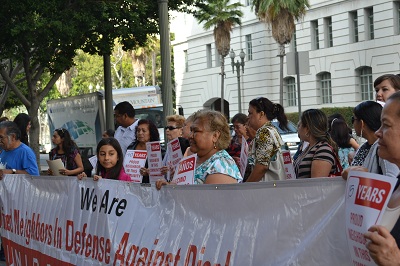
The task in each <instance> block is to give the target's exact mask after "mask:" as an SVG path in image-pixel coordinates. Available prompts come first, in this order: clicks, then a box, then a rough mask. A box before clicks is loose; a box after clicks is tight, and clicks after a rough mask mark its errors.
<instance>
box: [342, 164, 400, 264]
mask: <svg viewBox="0 0 400 266" xmlns="http://www.w3.org/2000/svg"><path fill="white" fill-rule="evenodd" d="M396 182H397V178H392V177H387V176H383V175H377V174H372V173H366V172H357V171H351V172H350V173H349V178H348V180H347V186H346V194H345V197H346V216H345V218H346V234H347V242H348V245H349V249H350V255H351V257H352V262H353V264H354V265H376V264H375V263H374V261H373V260H372V258H371V257H370V255H369V252H368V250H367V248H366V247H365V245H366V244H367V240H366V239H365V238H364V234H365V233H366V232H367V231H368V228H370V227H371V226H372V225H375V224H379V222H380V220H381V218H382V215H383V213H384V211H385V209H386V206H387V204H388V202H389V199H390V196H391V195H392V191H393V188H394V186H395V184H396Z"/></svg>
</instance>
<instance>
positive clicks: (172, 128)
mask: <svg viewBox="0 0 400 266" xmlns="http://www.w3.org/2000/svg"><path fill="white" fill-rule="evenodd" d="M178 128H182V127H173V126H166V127H165V130H167V129H168V130H175V129H178Z"/></svg>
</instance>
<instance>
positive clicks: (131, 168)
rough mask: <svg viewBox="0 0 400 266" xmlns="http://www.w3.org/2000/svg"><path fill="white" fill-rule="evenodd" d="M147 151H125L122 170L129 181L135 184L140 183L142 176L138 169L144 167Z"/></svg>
mask: <svg viewBox="0 0 400 266" xmlns="http://www.w3.org/2000/svg"><path fill="white" fill-rule="evenodd" d="M146 158H147V151H139V150H127V151H126V154H125V158H124V164H123V165H124V169H125V173H127V174H128V175H129V176H130V177H131V180H132V181H133V182H135V183H142V179H143V176H142V175H141V174H140V168H142V167H144V166H145V165H146Z"/></svg>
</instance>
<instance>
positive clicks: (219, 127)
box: [156, 110, 242, 189]
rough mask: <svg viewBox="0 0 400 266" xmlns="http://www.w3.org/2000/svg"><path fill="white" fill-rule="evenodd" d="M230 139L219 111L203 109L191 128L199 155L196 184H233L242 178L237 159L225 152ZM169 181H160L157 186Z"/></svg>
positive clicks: (192, 145) (192, 147)
mask: <svg viewBox="0 0 400 266" xmlns="http://www.w3.org/2000/svg"><path fill="white" fill-rule="evenodd" d="M229 142H230V134H229V125H228V123H227V121H226V118H225V117H224V116H223V115H222V114H221V113H220V112H217V111H213V110H200V111H197V112H196V113H194V115H193V124H192V125H191V127H190V137H189V143H190V151H191V152H192V153H196V154H197V160H196V169H195V172H194V182H195V184H231V183H238V182H241V181H242V177H241V176H240V172H239V169H238V168H237V166H236V163H235V161H234V160H233V159H232V157H231V156H230V155H229V154H228V153H227V152H226V151H225V149H226V148H227V147H228V145H229ZM166 184H168V182H167V181H166V180H158V181H157V182H156V187H157V188H158V189H160V188H161V186H163V185H166Z"/></svg>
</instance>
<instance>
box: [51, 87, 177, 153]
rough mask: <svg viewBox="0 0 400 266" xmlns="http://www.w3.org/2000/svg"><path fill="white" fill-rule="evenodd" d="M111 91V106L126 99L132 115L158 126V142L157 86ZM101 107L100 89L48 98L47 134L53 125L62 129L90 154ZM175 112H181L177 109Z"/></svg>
mask: <svg viewBox="0 0 400 266" xmlns="http://www.w3.org/2000/svg"><path fill="white" fill-rule="evenodd" d="M112 94H113V101H114V102H113V106H115V105H116V104H118V103H119V102H122V101H128V102H130V103H131V104H132V105H133V107H134V108H135V111H136V116H135V117H136V118H138V119H149V120H152V121H153V122H154V123H155V124H156V125H157V127H158V129H159V132H160V138H161V141H163V140H164V126H165V121H164V115H163V105H162V100H161V90H160V87H158V86H145V87H136V88H123V89H114V90H113V91H112ZM104 106H105V103H104V95H103V92H94V93H89V94H83V95H79V96H72V97H67V98H62V99H56V100H50V101H48V102H47V114H48V118H49V126H50V134H53V132H54V130H55V129H56V128H61V127H63V128H66V129H68V131H69V133H70V134H71V136H72V138H73V139H74V141H75V142H76V144H77V145H78V147H79V148H81V152H82V156H85V155H86V156H90V155H92V154H94V153H95V150H96V146H97V143H98V142H99V141H100V139H101V135H102V133H103V131H104V130H105V108H104ZM179 113H180V114H182V115H183V112H182V109H181V108H180V110H179ZM85 153H86V154H85Z"/></svg>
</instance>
